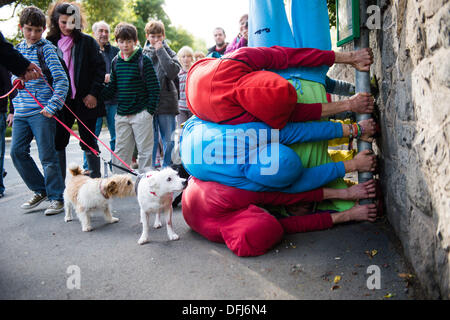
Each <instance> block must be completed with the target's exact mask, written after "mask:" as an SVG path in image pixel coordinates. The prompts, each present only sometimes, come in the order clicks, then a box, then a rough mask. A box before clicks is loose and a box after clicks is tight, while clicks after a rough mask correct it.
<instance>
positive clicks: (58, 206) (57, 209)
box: [44, 200, 64, 216]
mask: <svg viewBox="0 0 450 320" xmlns="http://www.w3.org/2000/svg"><path fill="white" fill-rule="evenodd" d="M63 211H64V202H62V201H58V200H50V205H49V206H48V208H47V209H46V210H45V212H44V214H45V215H46V216H52V215H54V214H58V213H61V212H63Z"/></svg>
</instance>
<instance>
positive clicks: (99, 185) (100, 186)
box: [98, 181, 109, 199]
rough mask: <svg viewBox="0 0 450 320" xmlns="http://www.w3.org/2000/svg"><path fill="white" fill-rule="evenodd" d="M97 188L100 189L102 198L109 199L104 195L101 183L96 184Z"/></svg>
mask: <svg viewBox="0 0 450 320" xmlns="http://www.w3.org/2000/svg"><path fill="white" fill-rule="evenodd" d="M98 187H99V189H100V193H101V194H102V196H103V197H104V198H105V199H109V197H108V196H107V195H106V194H105V192H104V191H103V188H102V182H101V181H100V183H99V184H98Z"/></svg>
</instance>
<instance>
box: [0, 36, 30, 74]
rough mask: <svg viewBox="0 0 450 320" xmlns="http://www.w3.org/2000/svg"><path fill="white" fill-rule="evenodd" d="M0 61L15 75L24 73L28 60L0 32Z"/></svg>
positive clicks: (28, 64) (28, 63)
mask: <svg viewBox="0 0 450 320" xmlns="http://www.w3.org/2000/svg"><path fill="white" fill-rule="evenodd" d="M0 61H1V64H2V65H3V66H4V67H5V68H6V69H8V70H9V71H11V72H12V73H13V74H14V75H16V76H17V77H22V76H24V75H25V73H26V71H27V68H28V67H29V66H30V63H31V62H30V61H29V60H28V59H26V58H25V57H24V56H23V55H22V54H21V53H20V52H19V51H17V50H16V49H15V48H14V46H13V45H12V44H11V43H9V42H8V41H6V39H5V38H4V37H3V34H2V33H1V32H0Z"/></svg>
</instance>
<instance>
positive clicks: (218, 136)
mask: <svg viewBox="0 0 450 320" xmlns="http://www.w3.org/2000/svg"><path fill="white" fill-rule="evenodd" d="M342 135H343V132H342V125H341V124H339V123H333V122H296V123H288V124H287V125H286V126H285V127H284V128H283V129H281V130H275V129H272V128H270V127H269V126H268V125H266V124H265V123H263V122H251V123H244V124H239V125H220V124H216V123H213V122H208V121H204V120H201V119H199V118H197V117H195V116H194V117H192V118H190V119H189V120H188V121H187V122H186V123H185V126H184V128H183V133H182V137H181V144H180V146H181V147H180V148H181V161H182V162H183V165H184V167H185V168H186V170H187V171H188V172H189V174H191V175H193V176H194V177H196V178H198V179H200V180H204V181H216V182H219V183H222V184H224V185H228V186H232V187H236V188H241V189H245V190H250V191H282V192H288V193H297V192H303V191H308V190H313V189H316V188H319V187H321V186H323V185H325V184H327V183H329V182H331V181H333V180H335V179H337V178H340V177H344V175H345V167H344V164H343V162H337V163H334V162H333V163H328V164H325V165H321V166H318V167H314V168H304V167H303V165H302V163H301V160H300V158H299V157H298V156H297V154H296V153H295V152H294V151H293V150H292V149H290V148H289V147H287V146H286V145H289V144H294V143H301V142H309V141H321V140H330V139H334V138H340V137H342Z"/></svg>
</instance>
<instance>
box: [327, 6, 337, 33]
mask: <svg viewBox="0 0 450 320" xmlns="http://www.w3.org/2000/svg"><path fill="white" fill-rule="evenodd" d="M327 4H328V17H329V18H330V28H331V27H336V0H327Z"/></svg>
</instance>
